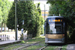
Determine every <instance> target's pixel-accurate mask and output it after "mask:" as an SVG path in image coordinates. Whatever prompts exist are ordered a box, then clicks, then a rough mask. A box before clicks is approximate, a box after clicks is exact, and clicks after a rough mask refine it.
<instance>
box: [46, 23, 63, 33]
mask: <svg viewBox="0 0 75 50" xmlns="http://www.w3.org/2000/svg"><path fill="white" fill-rule="evenodd" d="M46 33H47V34H54V33H55V34H56V33H57V34H59V33H62V25H60V24H58V25H55V23H51V24H48V23H47V27H46Z"/></svg>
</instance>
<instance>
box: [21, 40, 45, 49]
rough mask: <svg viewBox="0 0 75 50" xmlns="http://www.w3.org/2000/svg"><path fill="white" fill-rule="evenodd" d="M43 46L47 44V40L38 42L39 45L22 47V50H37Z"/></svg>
mask: <svg viewBox="0 0 75 50" xmlns="http://www.w3.org/2000/svg"><path fill="white" fill-rule="evenodd" d="M43 46H45V42H44V41H43V42H41V43H39V44H37V45H34V46H30V47H28V48H24V49H22V50H36V49H39V48H41V47H43Z"/></svg>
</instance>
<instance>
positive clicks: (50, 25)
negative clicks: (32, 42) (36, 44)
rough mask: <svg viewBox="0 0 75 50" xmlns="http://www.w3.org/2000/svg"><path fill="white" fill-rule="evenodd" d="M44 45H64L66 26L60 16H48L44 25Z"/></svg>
mask: <svg viewBox="0 0 75 50" xmlns="http://www.w3.org/2000/svg"><path fill="white" fill-rule="evenodd" d="M44 33H45V43H46V44H49V43H54V44H55V43H62V44H63V43H65V42H66V24H65V20H64V18H63V17H62V16H48V17H47V18H46V21H45V24H44Z"/></svg>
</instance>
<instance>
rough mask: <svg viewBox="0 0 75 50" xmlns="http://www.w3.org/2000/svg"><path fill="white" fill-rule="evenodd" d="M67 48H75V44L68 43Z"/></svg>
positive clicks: (69, 49) (71, 49)
mask: <svg viewBox="0 0 75 50" xmlns="http://www.w3.org/2000/svg"><path fill="white" fill-rule="evenodd" d="M67 50H75V44H68V46H67Z"/></svg>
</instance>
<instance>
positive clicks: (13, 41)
mask: <svg viewBox="0 0 75 50" xmlns="http://www.w3.org/2000/svg"><path fill="white" fill-rule="evenodd" d="M20 41H21V40H8V41H0V45H6V44H10V43H15V42H20Z"/></svg>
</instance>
